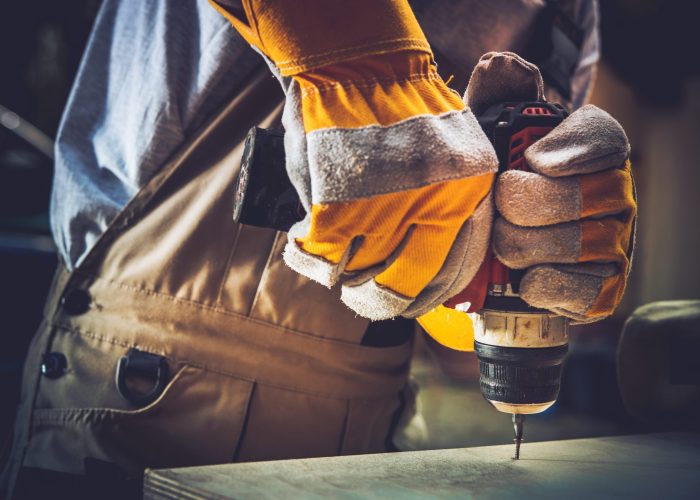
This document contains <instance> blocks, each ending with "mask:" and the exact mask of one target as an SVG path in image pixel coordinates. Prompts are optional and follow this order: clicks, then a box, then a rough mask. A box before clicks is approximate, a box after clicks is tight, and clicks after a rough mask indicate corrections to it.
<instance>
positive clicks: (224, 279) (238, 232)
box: [216, 224, 241, 306]
mask: <svg viewBox="0 0 700 500" xmlns="http://www.w3.org/2000/svg"><path fill="white" fill-rule="evenodd" d="M240 236H241V226H240V224H236V237H235V238H234V239H233V243H232V244H231V249H230V250H229V253H228V258H227V259H226V269H225V270H224V276H223V277H222V279H221V285H219V291H218V292H217V293H216V303H217V304H221V305H222V306H223V304H222V303H221V296H222V295H223V293H224V288H225V287H226V282H227V281H228V277H229V275H230V274H231V261H232V260H233V254H235V253H236V249H237V248H238V239H239V238H240Z"/></svg>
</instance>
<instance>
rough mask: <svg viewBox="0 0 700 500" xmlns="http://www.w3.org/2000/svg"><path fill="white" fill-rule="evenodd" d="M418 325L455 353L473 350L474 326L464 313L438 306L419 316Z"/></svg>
mask: <svg viewBox="0 0 700 500" xmlns="http://www.w3.org/2000/svg"><path fill="white" fill-rule="evenodd" d="M418 323H420V325H421V326H422V327H423V328H424V329H425V331H426V332H428V335H430V336H431V337H432V338H434V339H435V340H436V341H437V342H439V343H441V344H442V345H444V346H445V347H448V348H450V349H455V350H457V351H473V350H474V325H473V324H472V319H471V318H470V317H469V314H467V313H466V312H462V311H457V310H456V309H451V308H449V307H445V306H443V305H439V306H437V307H436V308H435V309H433V310H432V311H430V312H428V313H426V314H424V315H423V316H420V317H419V318H418Z"/></svg>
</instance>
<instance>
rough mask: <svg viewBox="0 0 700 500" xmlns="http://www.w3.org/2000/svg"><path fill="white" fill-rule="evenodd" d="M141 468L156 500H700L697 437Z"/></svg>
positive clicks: (622, 438) (680, 435) (644, 437)
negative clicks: (516, 456)
mask: <svg viewBox="0 0 700 500" xmlns="http://www.w3.org/2000/svg"><path fill="white" fill-rule="evenodd" d="M512 454H513V447H512V446H489V447H482V448H464V449H453V450H435V451H418V452H407V453H386V454H378V455H358V456H350V457H332V458H314V459H303V460H284V461H274V462H257V463H243V464H226V465H213V466H207V467H189V468H183V469H163V470H149V471H147V473H146V478H145V485H144V497H145V498H147V499H148V498H151V499H161V498H207V499H210V498H235V499H248V498H250V499H253V498H255V499H267V498H270V499H272V498H275V499H278V498H284V499H290V498H327V497H332V498H348V499H354V498H377V499H389V498H392V499H393V498H407V499H414V498H415V499H418V498H448V497H449V498H498V499H509V498H514V499H515V498H518V499H521V498H535V497H536V498H538V499H542V498H567V499H569V498H582V499H584V498H585V499H586V500H589V499H599V498H610V497H615V498H635V499H639V498H654V499H658V498H663V499H664V500H668V499H671V498H700V434H690V433H688V434H683V433H667V434H647V435H639V436H618V437H609V438H592V439H576V440H568V441H550V442H541V443H526V444H525V445H524V446H523V453H522V459H521V460H518V461H516V460H512V458H511V456H512Z"/></svg>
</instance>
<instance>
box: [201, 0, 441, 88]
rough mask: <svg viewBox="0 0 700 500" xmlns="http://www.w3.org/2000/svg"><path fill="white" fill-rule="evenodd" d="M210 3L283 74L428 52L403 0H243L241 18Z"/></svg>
mask: <svg viewBox="0 0 700 500" xmlns="http://www.w3.org/2000/svg"><path fill="white" fill-rule="evenodd" d="M210 2H211V3H212V5H213V6H214V7H215V8H216V9H217V10H218V11H219V12H221V13H222V14H223V15H224V16H225V17H226V18H227V19H228V20H229V21H230V22H231V23H232V24H233V26H234V27H235V28H236V29H237V30H238V32H239V33H241V35H242V36H243V37H244V38H245V39H246V40H247V41H248V42H249V43H250V44H251V45H254V46H256V47H258V48H259V49H260V50H261V51H262V52H263V53H265V55H267V56H268V57H269V58H270V59H272V61H273V62H274V63H275V65H276V66H277V68H278V69H279V71H280V73H281V74H282V76H293V75H297V74H299V73H304V72H308V71H312V70H314V69H317V68H320V67H322V66H327V65H330V64H336V63H339V62H343V61H349V60H351V59H357V58H361V57H365V56H369V55H376V54H386V53H392V52H397V51H402V50H413V51H422V52H425V53H428V54H430V46H429V44H428V41H427V40H426V38H425V35H424V34H423V31H422V30H421V28H420V26H419V24H418V21H417V20H416V18H415V16H414V15H413V11H412V10H411V7H410V6H409V4H408V1H406V0H353V1H352V2H348V1H345V0H294V1H290V0H242V2H241V3H242V6H243V9H244V12H245V19H241V18H239V17H237V16H236V15H235V13H234V12H232V11H231V10H229V9H226V8H225V7H223V6H222V3H224V2H216V1H214V0H210ZM368 14H369V15H368Z"/></svg>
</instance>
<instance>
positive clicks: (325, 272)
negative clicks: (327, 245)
mask: <svg viewBox="0 0 700 500" xmlns="http://www.w3.org/2000/svg"><path fill="white" fill-rule="evenodd" d="M282 258H283V259H284V263H285V264H287V266H289V267H290V268H291V269H292V270H293V271H295V272H297V273H299V274H301V275H302V276H305V277H307V278H309V279H310V280H313V281H315V282H317V283H320V284H321V285H323V286H325V287H326V288H331V287H333V285H335V284H336V283H337V281H338V276H339V274H340V273H339V269H338V265H337V264H333V263H332V262H330V261H327V260H325V259H323V258H321V257H318V256H316V255H311V254H309V253H306V252H304V251H303V250H302V249H301V248H299V245H298V244H297V243H296V241H294V239H293V238H290V239H289V241H288V242H287V244H286V245H285V247H284V252H283V253H282Z"/></svg>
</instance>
